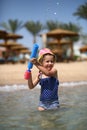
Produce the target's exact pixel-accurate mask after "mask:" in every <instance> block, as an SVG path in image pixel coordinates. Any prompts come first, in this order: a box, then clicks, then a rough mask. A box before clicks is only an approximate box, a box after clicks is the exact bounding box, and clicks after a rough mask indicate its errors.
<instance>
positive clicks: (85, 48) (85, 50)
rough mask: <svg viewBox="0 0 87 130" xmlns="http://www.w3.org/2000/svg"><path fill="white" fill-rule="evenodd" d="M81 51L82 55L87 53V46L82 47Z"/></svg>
mask: <svg viewBox="0 0 87 130" xmlns="http://www.w3.org/2000/svg"><path fill="white" fill-rule="evenodd" d="M79 50H80V52H81V53H83V52H87V45H85V46H83V47H81V48H80V49H79Z"/></svg>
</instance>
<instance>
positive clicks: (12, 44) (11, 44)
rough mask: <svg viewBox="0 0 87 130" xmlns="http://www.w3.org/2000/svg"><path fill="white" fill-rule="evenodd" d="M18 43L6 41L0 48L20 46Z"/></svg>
mask: <svg viewBox="0 0 87 130" xmlns="http://www.w3.org/2000/svg"><path fill="white" fill-rule="evenodd" d="M20 45H21V44H20V43H17V42H14V41H7V42H3V43H0V46H1V47H11V46H20Z"/></svg>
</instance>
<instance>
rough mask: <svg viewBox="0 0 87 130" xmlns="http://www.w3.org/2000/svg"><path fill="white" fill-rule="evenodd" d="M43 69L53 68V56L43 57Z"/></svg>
mask: <svg viewBox="0 0 87 130" xmlns="http://www.w3.org/2000/svg"><path fill="white" fill-rule="evenodd" d="M42 65H43V67H45V68H46V69H47V70H51V69H52V68H53V66H54V56H53V55H49V54H48V55H45V56H44V57H43V61H42Z"/></svg>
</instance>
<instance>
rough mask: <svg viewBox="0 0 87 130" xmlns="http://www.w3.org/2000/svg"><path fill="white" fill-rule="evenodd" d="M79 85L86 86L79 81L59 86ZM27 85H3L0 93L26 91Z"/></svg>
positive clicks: (86, 83)
mask: <svg viewBox="0 0 87 130" xmlns="http://www.w3.org/2000/svg"><path fill="white" fill-rule="evenodd" d="M79 85H87V81H80V82H63V83H60V86H62V87H73V86H79ZM37 88H40V85H39V84H38V85H37V86H36V87H35V89H37ZM28 89H29V88H28V85H16V84H13V85H5V86H0V91H5V92H11V91H18V90H28Z"/></svg>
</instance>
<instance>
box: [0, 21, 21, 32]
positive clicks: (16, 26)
mask: <svg viewBox="0 0 87 130" xmlns="http://www.w3.org/2000/svg"><path fill="white" fill-rule="evenodd" d="M0 26H1V27H2V28H4V29H5V30H6V31H9V32H10V33H16V32H17V31H18V30H20V29H21V28H23V23H22V21H18V20H17V19H16V20H11V19H9V20H8V23H6V22H3V23H1V24H0Z"/></svg>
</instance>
